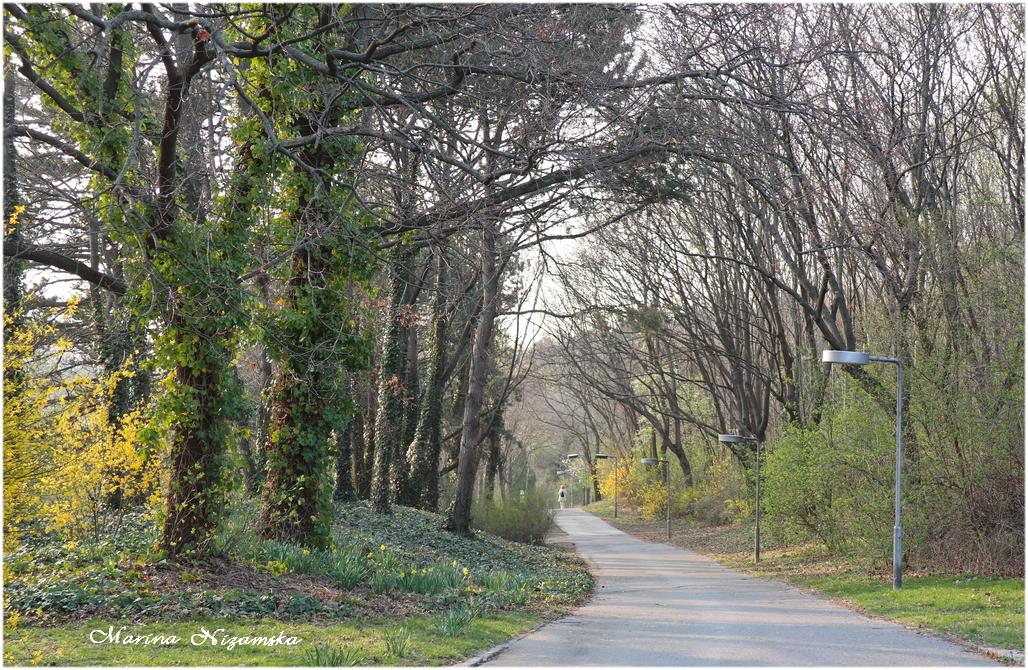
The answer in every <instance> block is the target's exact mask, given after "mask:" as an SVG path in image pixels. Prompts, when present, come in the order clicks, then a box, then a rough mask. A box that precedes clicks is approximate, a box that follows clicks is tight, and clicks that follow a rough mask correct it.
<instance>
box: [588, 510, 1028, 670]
mask: <svg viewBox="0 0 1028 670" xmlns="http://www.w3.org/2000/svg"><path fill="white" fill-rule="evenodd" d="M587 509H588V511H590V512H592V513H594V514H596V515H597V516H600V517H602V518H604V519H606V520H607V521H608V522H610V523H613V524H614V525H615V526H617V527H618V528H621V529H622V530H624V531H625V532H628V533H631V534H633V535H637V536H639V537H641V538H643V539H646V540H650V541H655V542H664V541H665V536H664V534H663V533H664V524H663V522H651V521H646V520H644V519H643V518H642V517H641V515H639V514H638V513H636V512H635V511H633V510H630V509H625V507H623V506H622V507H621V508H620V509H619V513H618V519H617V520H615V519H614V518H613V506H612V505H611V504H610V503H609V501H603V502H601V503H596V504H594V505H590V506H589V507H588V508H587ZM672 542H673V544H675V545H676V546H681V547H685V548H687V549H691V550H693V551H697V552H699V553H702V554H705V555H707V556H710V557H711V558H714V559H715V560H717V561H719V562H720V563H722V564H724V565H726V566H728V567H730V568H734V569H736V570H740V571H742V572H746V573H748V574H751V575H754V576H756V577H766V578H769V579H777V580H780V581H784V582H788V583H790V584H795V585H796V586H801V587H805V588H809V589H812V590H814V591H817V592H820V593H822V594H824V595H826V596H829V597H831V598H836V599H839V600H840V601H841V602H842V603H843V604H847V605H849V606H851V607H856V608H859V609H861V610H864V611H866V612H868V613H869V614H874V615H878V616H883V617H887V618H890V619H894V620H896V621H901V622H904V623H907V624H911V625H915V626H920V627H923V628H925V629H928V630H931V631H934V632H936V633H942V634H945V635H952V636H955V637H958V638H962V639H965V640H968V641H970V642H973V643H975V644H981V645H985V646H989V647H996V648H1000V649H1014V650H1019V651H1022V652H1023V651H1024V623H1025V622H1024V604H1025V600H1024V579H1020V578H1000V577H986V576H978V575H908V576H905V577H904V579H903V588H902V589H900V590H899V591H894V590H893V589H892V576H891V572H889V573H888V574H886V573H885V572H881V571H874V570H870V569H868V566H867V565H866V564H861V563H860V562H858V561H857V560H855V559H854V558H851V557H847V556H840V555H837V554H833V553H831V552H830V551H828V550H827V549H825V548H824V547H822V546H820V545H817V544H806V545H800V546H784V545H781V544H774V543H773V542H771V541H765V542H762V546H763V550H762V551H761V561H760V563H759V564H754V563H753V525H752V524H740V525H736V526H716V527H710V526H699V525H696V524H695V523H692V522H690V521H689V520H686V519H676V520H673V523H672ZM886 567H888V566H886ZM879 568H881V566H879Z"/></svg>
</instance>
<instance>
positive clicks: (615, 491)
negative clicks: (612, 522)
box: [593, 454, 618, 519]
mask: <svg viewBox="0 0 1028 670" xmlns="http://www.w3.org/2000/svg"><path fill="white" fill-rule="evenodd" d="M593 458H595V459H597V460H603V459H606V458H610V455H609V454H596V455H595V456H593ZM614 518H615V519H616V518H618V457H617V456H615V457H614Z"/></svg>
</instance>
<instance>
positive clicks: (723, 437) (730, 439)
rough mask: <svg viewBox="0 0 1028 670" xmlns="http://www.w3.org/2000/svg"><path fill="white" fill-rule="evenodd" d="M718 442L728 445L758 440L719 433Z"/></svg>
mask: <svg viewBox="0 0 1028 670" xmlns="http://www.w3.org/2000/svg"><path fill="white" fill-rule="evenodd" d="M717 441H718V442H725V443H728V444H738V443H740V442H756V441H757V438H755V437H747V436H746V435H731V434H726V433H719V434H718V436H717Z"/></svg>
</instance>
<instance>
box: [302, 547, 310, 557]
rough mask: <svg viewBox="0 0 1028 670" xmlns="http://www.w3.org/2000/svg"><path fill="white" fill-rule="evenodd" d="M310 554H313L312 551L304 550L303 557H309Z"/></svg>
mask: <svg viewBox="0 0 1028 670" xmlns="http://www.w3.org/2000/svg"><path fill="white" fill-rule="evenodd" d="M310 553H311V552H310V550H308V549H304V550H303V555H304V556H307V555H309V554H310Z"/></svg>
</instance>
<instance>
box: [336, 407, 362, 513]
mask: <svg viewBox="0 0 1028 670" xmlns="http://www.w3.org/2000/svg"><path fill="white" fill-rule="evenodd" d="M354 419H356V416H354V417H352V418H351V419H350V420H349V421H347V422H346V427H345V428H343V429H342V430H337V431H336V485H335V492H334V493H333V495H332V497H333V498H334V499H336V500H340V501H345V502H350V501H353V500H356V499H357V491H356V489H355V488H354V485H353V480H354V477H353V442H354V440H353V434H354V428H355V426H354Z"/></svg>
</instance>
